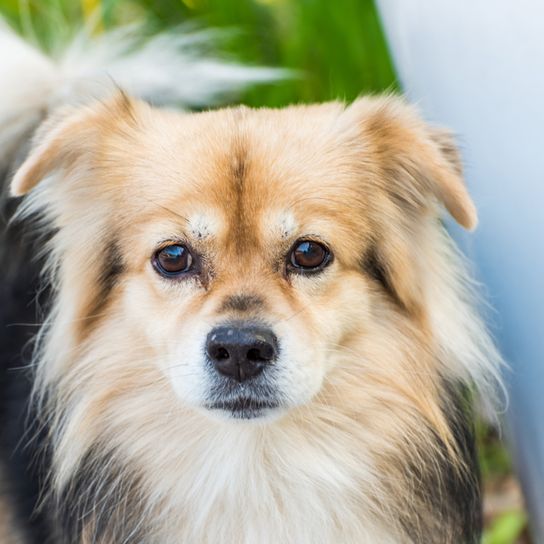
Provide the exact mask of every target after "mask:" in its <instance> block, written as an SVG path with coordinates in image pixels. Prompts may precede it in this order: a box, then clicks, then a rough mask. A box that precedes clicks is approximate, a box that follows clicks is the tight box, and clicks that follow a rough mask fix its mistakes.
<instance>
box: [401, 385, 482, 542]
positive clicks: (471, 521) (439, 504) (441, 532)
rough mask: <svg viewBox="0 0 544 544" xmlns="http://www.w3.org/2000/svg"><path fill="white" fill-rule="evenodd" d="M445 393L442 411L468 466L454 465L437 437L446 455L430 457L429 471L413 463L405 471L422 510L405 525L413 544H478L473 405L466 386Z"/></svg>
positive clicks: (407, 517)
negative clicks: (415, 543) (416, 543)
mask: <svg viewBox="0 0 544 544" xmlns="http://www.w3.org/2000/svg"><path fill="white" fill-rule="evenodd" d="M445 389H446V394H447V398H446V399H444V403H443V410H444V412H445V414H446V416H447V418H448V421H449V424H450V429H451V431H452V435H453V437H454V440H455V446H456V448H457V450H458V452H459V455H460V457H461V460H462V462H463V466H462V467H458V466H455V465H454V464H453V463H452V462H451V460H450V458H449V456H448V453H447V452H446V446H445V445H444V444H443V443H442V442H441V441H440V439H439V438H438V437H436V440H437V442H438V444H439V445H440V446H441V449H442V455H437V454H436V453H435V454H434V455H433V457H432V458H428V459H427V461H426V463H425V464H424V466H425V469H426V470H425V471H423V470H422V469H421V466H422V465H413V464H412V465H410V466H408V467H407V469H406V477H407V478H409V479H411V481H412V485H413V489H414V504H416V505H418V506H417V508H415V509H413V510H412V509H408V510H407V512H408V515H404V516H402V517H401V519H400V521H401V523H402V525H403V527H404V530H405V531H406V533H407V534H408V535H409V536H410V537H411V538H412V539H413V541H414V542H425V543H428V544H477V543H478V542H480V538H481V533H482V507H481V496H480V494H481V493H480V473H479V467H478V461H477V456H476V445H475V440H474V429H473V424H472V412H471V407H470V401H469V400H468V394H467V392H466V388H465V387H464V386H461V385H459V384H455V385H454V384H448V385H447V386H446V388H445ZM424 454H425V453H424ZM426 455H432V454H431V453H426ZM430 467H432V468H430Z"/></svg>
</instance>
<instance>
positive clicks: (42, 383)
mask: <svg viewBox="0 0 544 544" xmlns="http://www.w3.org/2000/svg"><path fill="white" fill-rule="evenodd" d="M453 149H454V147H453V145H452V144H451V142H450V140H449V138H448V137H447V136H445V135H444V133H442V132H437V131H436V130H435V129H432V128H430V127H428V126H426V125H425V124H424V123H423V122H422V121H421V120H420V119H419V117H418V116H417V114H416V113H415V112H414V110H413V109H412V108H411V107H409V106H407V105H406V104H404V103H403V102H402V101H401V100H399V99H395V98H365V99H360V100H358V101H357V102H355V103H354V104H353V105H351V106H348V107H345V106H344V105H342V104H339V103H331V104H325V105H322V106H297V107H290V108H286V109H284V110H264V109H263V110H249V109H245V108H238V109H227V110H220V111H213V112H205V113H199V114H183V113H177V112H171V111H160V110H154V109H152V108H151V107H149V106H148V105H146V104H143V103H139V102H135V101H132V102H127V98H126V97H124V96H122V97H118V98H117V99H115V100H113V101H112V102H110V103H104V104H95V105H94V106H92V107H90V108H87V109H85V110H78V111H75V112H67V113H65V114H64V117H63V118H62V119H55V120H54V121H51V123H50V125H49V127H47V129H46V130H45V131H42V134H41V135H40V143H39V144H38V145H37V146H36V148H35V150H34V152H33V153H32V154H31V155H30V157H29V159H28V160H27V162H26V163H25V164H24V165H23V166H22V168H21V169H20V170H19V172H18V173H17V175H16V176H15V179H14V182H13V187H12V191H13V193H14V194H22V193H25V192H27V191H28V190H30V189H32V188H33V187H34V186H36V185H37V187H36V189H35V191H33V192H32V193H31V194H30V196H29V197H28V200H27V210H29V211H31V212H32V211H36V210H42V213H43V214H45V216H46V220H47V221H48V222H50V223H52V224H53V225H54V226H55V227H56V228H58V229H59V230H58V232H57V233H56V234H55V236H54V238H53V241H52V242H51V246H50V251H51V259H50V263H49V267H50V271H51V273H52V274H53V277H54V284H55V286H56V297H57V300H56V305H55V308H54V310H53V312H52V316H51V318H50V322H49V325H48V327H47V328H46V329H45V330H44V333H43V341H42V343H41V349H40V351H39V354H38V358H39V371H38V372H39V374H38V377H39V389H38V391H37V393H38V395H40V394H42V393H46V392H49V393H51V392H53V394H52V396H51V398H50V399H49V400H48V401H47V402H48V406H47V408H48V410H49V411H50V413H51V414H52V417H53V429H54V433H55V434H54V436H55V444H56V451H55V459H54V463H55V485H56V486H57V488H59V489H60V488H62V486H63V485H64V484H65V483H66V482H67V481H69V479H70V477H71V475H72V474H73V473H74V471H75V470H76V469H77V467H78V466H79V464H80V463H81V462H82V460H83V458H84V457H85V455H86V454H88V452H89V451H90V449H91V448H92V447H96V446H97V445H99V447H100V448H102V449H106V448H107V449H108V450H111V451H113V452H115V453H116V455H117V456H118V458H119V459H122V461H123V463H125V464H126V465H127V466H130V467H131V468H132V469H133V470H134V471H135V472H136V473H137V474H138V475H139V477H140V478H141V481H142V497H143V498H142V503H141V507H142V510H143V512H145V514H143V515H144V516H145V523H146V524H148V525H152V526H153V535H155V536H154V539H153V542H160V543H161V544H169V543H174V542H199V543H200V542H201V543H204V542H209V543H212V542H213V543H214V544H216V543H233V542H236V543H247V544H249V543H252V542H260V543H267V542H270V543H272V542H296V543H298V544H304V543H312V544H313V543H318V542H324V543H325V542H327V543H333V542H344V543H351V542H352V543H356V542H357V543H361V542H368V543H376V542H380V543H388V542H391V543H393V542H408V541H409V539H408V537H407V536H406V534H405V533H404V532H403V527H402V520H403V519H408V518H410V517H414V516H419V517H420V518H421V520H422V523H425V524H427V525H428V526H433V524H435V525H436V531H438V530H439V524H440V521H439V520H433V519H432V518H430V517H429V516H426V514H425V508H426V506H425V504H424V503H423V502H422V501H423V499H422V497H418V496H417V494H415V493H414V489H415V488H414V482H413V481H412V480H411V479H410V477H409V475H408V474H407V469H406V466H407V460H409V461H410V463H413V464H414V465H415V466H421V467H422V470H423V469H424V470H425V471H427V472H428V473H433V470H436V471H439V470H440V468H439V465H438V463H437V466H436V467H434V466H433V459H435V460H438V459H441V458H444V457H447V458H448V459H449V462H451V463H452V464H454V465H457V467H458V470H463V467H462V466H461V465H462V463H459V462H458V461H457V452H456V448H455V445H454V443H453V440H452V436H451V431H450V429H449V427H448V423H447V415H448V414H447V413H445V411H444V410H445V408H444V406H443V404H442V399H443V398H444V395H443V393H444V391H443V388H444V385H443V384H444V380H446V381H452V382H454V381H460V382H462V383H465V384H469V385H470V384H473V383H476V385H477V386H478V387H482V388H484V389H485V388H486V383H488V382H489V381H492V380H493V379H494V377H495V375H496V364H497V362H498V360H499V358H498V355H497V354H496V352H495V351H494V348H493V345H492V343H491V342H490V340H489V338H488V336H487V333H486V332H485V329H484V328H483V326H482V324H481V322H480V320H479V318H478V317H477V315H476V313H475V311H474V309H473V301H472V299H471V297H472V295H471V292H470V288H469V287H467V286H466V283H465V279H464V278H465V274H466V273H465V271H464V268H463V265H462V263H461V262H460V260H459V257H458V256H457V254H456V253H455V250H454V248H453V246H452V244H451V242H450V241H449V239H448V237H447V235H446V234H445V233H444V231H443V229H442V227H441V225H440V223H439V209H440V206H442V205H443V206H445V207H446V208H447V209H448V210H449V212H450V213H451V214H452V215H453V216H454V217H455V219H456V220H457V221H458V222H459V223H461V224H462V225H463V226H465V227H467V228H473V227H474V226H475V225H476V213H475V209H474V206H473V204H472V202H471V200H470V198H469V196H468V194H467V191H466V189H465V187H464V184H463V182H462V179H461V177H460V170H459V165H458V162H457V158H456V155H455V153H454V152H453V151H452V150H453ZM44 178H45V179H44ZM305 236H311V237H317V238H318V239H320V240H323V241H324V242H326V243H327V245H328V246H329V247H330V248H331V249H332V251H333V253H334V262H333V264H332V265H331V266H330V267H329V268H327V269H326V270H325V271H324V272H323V273H322V274H321V275H319V276H316V277H313V278H303V277H296V276H286V275H285V273H284V262H285V255H286V253H287V251H288V250H289V248H290V247H291V246H292V244H293V242H294V241H295V240H296V239H297V238H301V237H305ZM177 239H182V240H185V241H187V242H189V243H190V245H191V246H192V247H193V248H195V250H196V251H197V252H199V253H200V254H202V255H205V256H206V269H205V272H204V273H203V275H202V277H200V278H199V279H197V280H196V279H195V280H186V281H181V282H179V281H178V282H168V281H165V280H164V279H161V278H160V277H158V275H157V274H156V272H155V271H154V270H153V269H152V266H151V264H150V259H151V256H152V255H153V253H154V251H155V249H156V248H157V246H158V245H159V244H160V243H162V242H164V241H165V240H177ZM112 244H115V247H116V248H117V249H118V251H119V252H120V255H121V257H122V262H123V272H122V274H121V276H120V277H119V278H117V279H116V282H115V285H113V287H112V289H111V290H109V291H108V292H107V293H105V292H103V291H104V290H103V289H101V287H100V282H99V278H100V274H101V268H102V267H103V266H104V262H103V261H104V255H105V254H107V252H108V250H109V247H110V246H111V245H112ZM371 253H372V254H373V255H374V256H375V258H376V259H378V261H379V263H380V265H381V266H382V267H383V269H384V270H385V272H386V273H387V276H388V278H389V281H390V283H391V289H392V292H391V293H387V292H385V291H384V289H383V288H382V287H381V286H380V285H379V284H378V283H377V282H376V281H375V280H374V279H372V278H371V277H370V276H369V274H368V273H366V272H365V271H364V265H365V261H366V259H367V258H369V255H370V254H371ZM244 293H246V294H251V295H255V296H258V297H259V298H261V299H262V300H263V301H264V304H263V308H261V309H259V310H252V311H251V312H249V313H250V314H251V315H253V316H256V317H259V318H261V319H265V320H266V321H267V322H268V323H270V324H271V325H272V326H273V327H274V328H275V330H276V331H277V332H276V334H277V335H278V337H279V338H280V340H281V341H282V342H283V345H284V350H285V352H286V353H287V354H288V358H286V359H285V361H284V362H283V363H282V364H284V365H285V368H286V369H287V370H286V374H285V381H284V382H282V383H284V386H285V389H286V391H288V393H287V395H286V398H287V404H286V407H285V409H284V410H283V413H282V414H280V415H279V417H277V416H276V417H274V418H271V419H270V420H262V421H261V420H259V421H256V422H255V421H251V422H240V421H226V420H221V419H217V418H216V417H215V416H211V415H209V414H207V413H206V410H205V409H204V408H203V407H202V406H199V400H198V399H199V389H198V387H200V386H199V385H198V384H199V383H200V382H199V381H198V380H199V378H198V373H199V372H200V370H199V366H198V361H197V360H196V357H197V355H195V354H198V353H199V351H198V350H199V349H200V348H199V346H201V344H202V341H203V338H204V337H205V334H206V333H207V331H209V330H210V328H211V327H212V326H214V325H217V324H220V323H221V322H222V321H223V320H224V319H226V318H228V317H240V315H242V316H244V315H245V314H244V313H243V312H241V314H240V312H238V313H237V312H225V311H223V310H222V309H221V308H222V307H223V303H224V301H225V300H226V299H227V298H228V297H229V296H235V295H240V294H244ZM184 350H185V351H184ZM184 353H188V354H189V355H187V356H186V357H187V360H185V359H183V355H180V354H184ZM193 355H194V357H193ZM176 365H177V368H174V367H175V366H176ZM44 398H45V397H44ZM438 477H439V474H438V473H437V478H438ZM91 525H92V522H91ZM448 538H449V537H448V535H444V540H443V542H449V541H450V540H448Z"/></svg>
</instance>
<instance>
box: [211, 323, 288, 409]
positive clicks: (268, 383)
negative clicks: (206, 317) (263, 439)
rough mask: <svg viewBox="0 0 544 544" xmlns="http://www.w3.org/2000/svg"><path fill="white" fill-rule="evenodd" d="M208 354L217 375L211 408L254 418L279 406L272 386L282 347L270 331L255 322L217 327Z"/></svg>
mask: <svg viewBox="0 0 544 544" xmlns="http://www.w3.org/2000/svg"><path fill="white" fill-rule="evenodd" d="M205 351H206V355H207V358H208V362H209V364H210V370H211V372H212V373H213V374H214V376H215V378H214V385H213V387H212V391H211V397H212V399H211V402H209V403H208V405H207V406H208V408H210V409H213V410H221V411H226V412H229V413H230V415H231V416H232V417H235V418H241V419H252V418H256V417H259V416H261V415H262V414H263V413H264V412H265V411H267V410H269V409H273V408H277V407H278V406H279V404H280V403H279V400H278V398H277V391H275V387H274V385H273V383H272V382H273V381H274V380H273V374H274V372H273V371H274V367H275V363H276V362H277V360H278V356H279V345H278V339H277V337H276V335H275V334H274V332H273V331H272V330H271V329H270V328H268V327H266V326H263V325H262V324H256V323H252V322H233V323H228V324H225V325H221V326H219V327H215V328H214V329H212V330H211V331H210V333H209V334H208V336H207V338H206V345H205Z"/></svg>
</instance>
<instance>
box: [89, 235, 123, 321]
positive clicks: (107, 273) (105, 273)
mask: <svg viewBox="0 0 544 544" xmlns="http://www.w3.org/2000/svg"><path fill="white" fill-rule="evenodd" d="M123 271H124V264H123V256H122V254H121V251H120V249H119V245H118V243H117V241H116V240H111V241H110V242H109V243H108V244H107V245H106V248H105V250H104V257H103V261H102V267H101V270H100V274H99V276H98V279H97V282H96V285H97V293H98V294H97V295H96V297H95V299H94V300H93V303H92V306H91V308H90V310H89V313H88V317H89V319H90V320H91V321H92V320H93V319H94V316H96V315H97V314H99V313H100V310H101V308H103V307H104V306H105V305H106V303H107V302H108V299H109V295H110V293H111V291H112V290H113V288H114V287H115V284H116V283H117V280H118V278H119V276H120V275H121V274H122V273H123Z"/></svg>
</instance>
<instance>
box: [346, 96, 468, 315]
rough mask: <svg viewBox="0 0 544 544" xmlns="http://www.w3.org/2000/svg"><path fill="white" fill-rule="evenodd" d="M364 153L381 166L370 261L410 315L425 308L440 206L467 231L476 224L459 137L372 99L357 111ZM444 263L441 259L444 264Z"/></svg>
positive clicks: (398, 102)
mask: <svg viewBox="0 0 544 544" xmlns="http://www.w3.org/2000/svg"><path fill="white" fill-rule="evenodd" d="M350 110H351V115H356V117H357V121H356V123H357V126H358V131H359V133H358V138H360V139H362V140H360V141H362V145H363V149H364V151H363V152H364V153H366V154H367V155H368V156H370V157H371V158H372V159H373V162H372V163H373V164H377V167H376V170H375V173H374V176H373V177H372V180H371V182H370V183H371V187H370V191H369V192H370V193H371V195H372V208H373V209H372V210H371V211H370V213H371V216H372V217H373V224H374V227H373V229H374V232H373V233H372V236H373V238H374V239H373V243H372V247H371V252H372V254H371V255H370V257H369V259H370V260H368V259H367V262H370V263H371V264H372V266H373V267H374V268H375V269H377V271H378V275H379V276H380V278H381V279H382V282H383V283H385V285H386V287H387V289H388V291H389V292H390V293H391V294H392V295H393V296H394V298H395V299H396V300H397V301H398V302H399V303H400V304H401V305H402V306H403V307H404V308H406V309H408V310H410V311H419V310H421V308H422V306H423V304H424V299H425V296H424V290H425V289H424V287H425V286H424V285H423V284H424V278H425V267H426V266H428V265H429V263H428V262H425V261H426V260H428V259H433V258H435V257H434V256H433V255H432V254H431V253H430V252H429V249H428V247H427V245H426V243H427V240H428V239H429V235H428V233H429V229H437V228H441V227H440V225H439V224H438V218H437V203H439V204H441V205H443V206H444V207H445V208H446V209H447V210H448V211H449V213H450V214H451V215H452V217H453V218H454V219H455V220H456V221H457V222H458V223H459V224H460V225H462V226H463V227H465V228H466V229H469V230H471V229H474V228H475V227H476V224H477V214H476V208H475V206H474V204H473V202H472V200H471V198H470V196H469V194H468V192H467V190H466V187H465V184H464V182H463V178H462V168H461V161H460V158H459V154H458V151H457V148H456V146H455V143H454V141H453V138H452V136H451V135H450V134H449V133H448V132H447V131H445V130H442V129H437V128H434V127H430V126H429V125H427V124H426V123H425V122H424V121H423V120H422V119H421V118H420V117H419V115H418V114H417V112H416V110H415V109H414V108H412V107H411V106H409V105H407V104H406V103H405V102H404V101H403V100H402V99H400V98H392V97H385V98H370V99H369V98H366V99H361V100H358V101H356V102H355V103H354V104H353V105H352V106H351V107H350V108H348V113H349V111H350ZM437 258H440V257H437Z"/></svg>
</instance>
